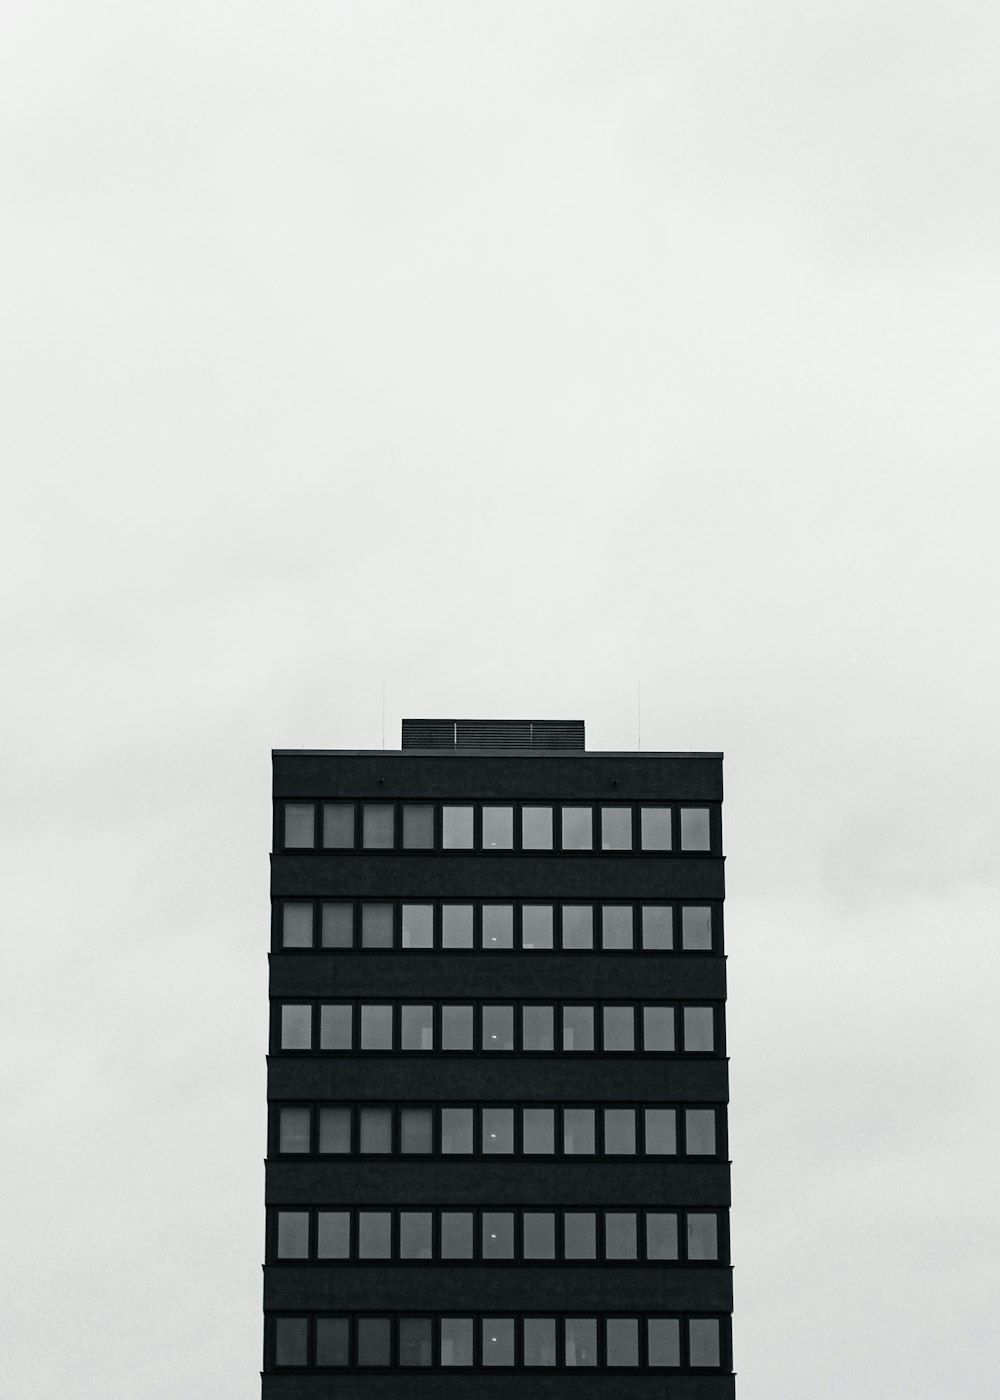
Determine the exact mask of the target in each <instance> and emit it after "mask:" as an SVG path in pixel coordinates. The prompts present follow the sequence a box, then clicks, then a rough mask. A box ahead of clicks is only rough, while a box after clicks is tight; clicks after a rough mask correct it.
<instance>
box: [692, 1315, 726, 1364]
mask: <svg viewBox="0 0 1000 1400" xmlns="http://www.w3.org/2000/svg"><path fill="white" fill-rule="evenodd" d="M719 1352H720V1347H719V1321H718V1318H715V1317H693V1318H691V1320H690V1322H689V1323H688V1355H689V1358H690V1362H691V1365H692V1366H718V1365H719Z"/></svg>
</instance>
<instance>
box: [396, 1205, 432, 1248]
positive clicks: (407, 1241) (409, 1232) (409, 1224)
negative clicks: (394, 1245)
mask: <svg viewBox="0 0 1000 1400" xmlns="http://www.w3.org/2000/svg"><path fill="white" fill-rule="evenodd" d="M432 1229H433V1220H432V1217H431V1213H430V1211H429V1210H403V1211H400V1213H399V1257H400V1259H430V1258H432V1256H433V1245H432V1239H433V1235H432Z"/></svg>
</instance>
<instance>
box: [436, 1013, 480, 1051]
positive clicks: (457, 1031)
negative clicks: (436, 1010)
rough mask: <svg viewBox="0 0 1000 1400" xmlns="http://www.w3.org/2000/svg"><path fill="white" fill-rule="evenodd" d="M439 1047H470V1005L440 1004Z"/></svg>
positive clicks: (468, 1048) (456, 1048)
mask: <svg viewBox="0 0 1000 1400" xmlns="http://www.w3.org/2000/svg"><path fill="white" fill-rule="evenodd" d="M441 1049H442V1050H471V1049H472V1007H471V1006H442V1008H441Z"/></svg>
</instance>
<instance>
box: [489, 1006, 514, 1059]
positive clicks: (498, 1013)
mask: <svg viewBox="0 0 1000 1400" xmlns="http://www.w3.org/2000/svg"><path fill="white" fill-rule="evenodd" d="M513 1048H514V1008H513V1006H484V1007H483V1049H484V1050H513Z"/></svg>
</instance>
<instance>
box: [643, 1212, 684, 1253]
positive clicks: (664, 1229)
mask: <svg viewBox="0 0 1000 1400" xmlns="http://www.w3.org/2000/svg"><path fill="white" fill-rule="evenodd" d="M646 1258H647V1259H676V1258H677V1216H676V1214H675V1212H673V1211H665V1210H651V1211H648V1212H647V1214H646Z"/></svg>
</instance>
